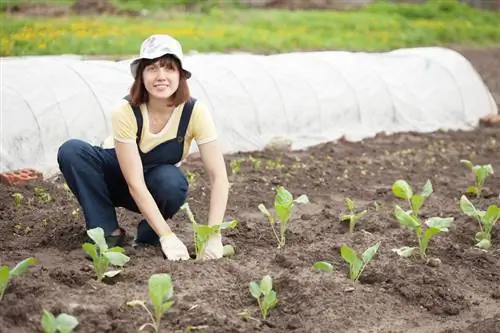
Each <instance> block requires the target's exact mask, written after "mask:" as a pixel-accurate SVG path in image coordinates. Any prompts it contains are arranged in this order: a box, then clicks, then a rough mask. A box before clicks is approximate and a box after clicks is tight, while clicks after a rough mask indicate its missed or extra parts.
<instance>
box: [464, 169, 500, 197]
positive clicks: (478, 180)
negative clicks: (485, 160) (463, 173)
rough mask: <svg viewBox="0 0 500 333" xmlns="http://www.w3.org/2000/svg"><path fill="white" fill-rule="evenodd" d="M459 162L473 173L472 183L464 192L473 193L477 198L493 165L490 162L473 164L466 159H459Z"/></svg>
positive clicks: (491, 171) (491, 172) (490, 173)
mask: <svg viewBox="0 0 500 333" xmlns="http://www.w3.org/2000/svg"><path fill="white" fill-rule="evenodd" d="M460 162H461V163H462V164H464V165H465V166H466V167H467V168H468V169H469V170H470V171H472V173H473V174H474V185H472V186H469V187H468V188H467V191H466V192H467V193H472V194H475V195H476V197H477V198H479V197H480V196H481V192H482V190H483V187H484V182H485V181H486V178H488V176H490V175H492V174H493V172H494V171H493V167H492V166H491V164H484V165H474V164H472V162H471V161H468V160H460Z"/></svg>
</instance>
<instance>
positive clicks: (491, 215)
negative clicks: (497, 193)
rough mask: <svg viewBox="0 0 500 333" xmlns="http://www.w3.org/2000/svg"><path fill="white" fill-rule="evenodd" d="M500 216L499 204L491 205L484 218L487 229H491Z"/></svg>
mask: <svg viewBox="0 0 500 333" xmlns="http://www.w3.org/2000/svg"><path fill="white" fill-rule="evenodd" d="M499 218H500V208H498V207H497V205H490V206H488V209H487V210H486V213H485V214H484V216H483V218H482V220H483V224H484V225H485V229H490V230H491V227H492V226H493V225H494V224H495V223H496V221H497V220H498V219H499Z"/></svg>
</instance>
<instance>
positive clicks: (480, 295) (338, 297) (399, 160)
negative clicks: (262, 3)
mask: <svg viewBox="0 0 500 333" xmlns="http://www.w3.org/2000/svg"><path fill="white" fill-rule="evenodd" d="M462 53H463V54H465V55H466V56H467V57H469V59H471V61H472V63H473V65H474V66H475V67H476V68H477V69H478V70H479V71H480V73H481V74H482V75H483V78H484V79H485V81H486V83H487V85H488V86H489V87H490V88H491V89H492V91H493V93H494V94H495V95H496V96H498V94H499V92H500V91H499V87H500V85H499V84H498V80H499V78H500V75H499V73H498V69H499V68H500V65H499V56H498V55H499V50H498V49H496V50H489V51H481V50H462ZM483 71H484V72H483ZM495 71H496V74H494V73H495ZM485 73H486V74H485ZM499 148H500V132H499V131H498V129H497V128H478V129H477V130H475V131H472V132H447V133H444V132H436V133H432V134H415V133H406V134H398V135H393V136H385V135H379V136H377V137H376V138H372V139H366V140H363V141H362V142H359V143H348V142H339V143H327V144H323V145H318V146H316V147H312V148H311V149H309V150H306V151H295V152H254V153H252V154H251V155H252V156H253V157H254V158H260V159H261V161H262V162H261V166H262V168H261V170H254V169H253V168H252V167H251V163H250V162H249V161H248V160H246V162H245V163H244V164H243V166H242V170H241V171H240V172H239V173H237V174H236V175H231V182H232V186H231V192H230V200H229V204H228V210H227V218H228V219H229V218H237V219H238V220H239V222H240V224H239V226H238V227H237V228H236V229H235V230H232V231H228V232H226V233H225V234H224V239H223V240H224V242H225V243H228V244H233V245H234V246H235V248H236V255H235V256H234V257H233V258H225V259H222V260H219V261H215V262H213V261H212V262H197V261H194V260H191V261H188V262H182V263H179V262H176V263H173V262H168V261H165V260H163V258H162V256H161V255H160V250H159V248H134V247H130V246H127V247H126V251H127V254H128V255H130V257H131V261H130V263H129V264H128V265H127V266H126V267H125V269H124V270H123V272H122V274H121V275H119V276H117V277H116V278H114V279H113V280H111V281H106V283H98V282H96V281H95V279H94V277H93V272H92V269H91V268H90V267H89V264H90V262H89V261H87V260H86V259H85V258H84V256H83V251H82V250H81V244H82V242H83V241H84V228H83V226H84V222H83V218H82V216H81V214H80V213H79V211H78V210H77V208H78V204H77V203H76V202H75V200H74V199H73V197H72V196H71V195H70V194H69V193H67V192H66V191H65V190H64V188H63V187H62V186H61V181H60V180H57V179H56V180H54V181H46V182H35V183H30V184H28V185H25V186H17V187H7V186H5V185H0V235H2V241H1V242H0V262H1V263H2V264H8V265H10V266H12V265H14V264H15V263H17V262H18V261H20V260H22V259H23V258H26V257H28V256H35V257H36V258H37V259H38V261H39V263H38V265H37V266H36V267H34V268H32V269H31V270H30V271H29V272H27V273H26V274H24V275H23V276H20V277H16V278H14V279H13V280H12V281H11V283H10V284H9V287H8V289H7V292H6V294H5V296H4V299H3V305H2V311H0V332H8V333H17V332H20V333H23V332H30V333H32V332H41V330H40V324H39V323H40V316H41V313H42V309H43V308H45V309H48V310H50V311H52V312H53V313H56V314H57V313H59V312H66V313H69V314H72V315H74V316H76V317H77V318H78V320H79V321H80V325H79V326H78V328H77V329H76V330H75V332H120V333H122V332H123V333H127V332H136V331H137V328H138V327H139V326H140V325H141V324H143V323H144V322H146V321H147V320H148V318H147V316H146V315H145V313H143V312H142V311H141V310H139V309H131V308H128V307H127V306H126V305H125V303H126V302H127V301H129V300H132V299H146V297H147V279H148V278H149V276H150V275H151V274H153V273H159V272H166V273H169V274H171V275H172V278H173V281H174V288H175V305H174V307H173V308H172V310H171V311H170V312H169V313H167V314H166V315H165V317H164V319H163V324H162V330H163V331H164V332H186V331H188V327H191V331H195V332H198V331H199V332H218V333H220V332H257V331H261V332H345V333H351V332H352V333H363V332H370V333H377V332H384V333H399V332H405V333H498V332H500V285H499V283H498V281H499V280H500V231H499V225H497V226H496V227H495V229H494V232H493V244H494V248H493V249H492V250H490V251H488V252H485V251H481V250H478V249H476V248H474V234H475V232H476V231H477V229H478V225H477V222H475V221H473V220H472V219H470V218H467V217H465V216H464V215H463V214H462V213H461V212H460V209H459V205H458V201H459V198H460V196H461V195H462V193H463V191H464V189H465V188H466V187H467V186H468V185H470V184H471V182H472V178H471V175H470V173H469V172H468V170H467V169H466V168H465V167H463V166H462V165H460V164H459V160H460V159H464V158H465V159H470V160H472V161H473V162H474V163H492V165H493V167H494V168H496V169H498V168H499V165H500V154H498V151H499ZM249 155H250V154H234V155H227V156H226V159H227V161H228V162H229V161H230V160H234V159H237V158H240V157H248V156H249ZM278 161H279V162H280V164H281V166H278V167H276V162H278ZM266 166H272V167H266ZM183 169H184V170H189V171H191V172H193V173H194V174H195V175H197V177H196V179H195V180H194V182H193V183H192V185H191V193H190V198H189V203H190V205H191V207H192V209H193V211H194V212H195V214H196V216H197V217H199V219H200V220H203V218H204V217H206V215H207V207H208V202H209V193H210V192H209V187H208V182H207V177H206V174H205V173H204V171H203V169H202V167H201V165H200V164H199V162H197V161H192V162H190V163H188V164H186V165H184V166H183ZM396 179H406V180H408V181H409V182H410V183H411V184H412V185H413V186H415V187H416V188H417V189H420V188H421V186H422V185H423V184H424V182H425V181H426V180H427V179H430V180H431V181H432V183H433V185H434V190H435V193H434V194H433V195H432V196H431V197H430V198H429V199H428V201H426V203H425V205H424V209H423V210H422V214H423V216H424V217H429V216H453V217H454V218H455V221H454V224H453V226H452V227H451V229H450V231H449V232H448V233H444V234H440V235H438V236H436V237H435V238H433V239H432V240H431V242H430V245H429V249H428V254H429V256H430V257H431V258H439V259H440V260H441V262H442V263H441V264H440V265H437V266H431V265H429V264H426V263H425V262H422V261H420V260H419V259H418V258H413V259H401V258H398V257H397V255H396V254H395V253H394V252H392V251H391V249H393V248H396V247H401V246H405V245H408V246H414V245H415V239H414V233H413V232H412V231H410V230H408V229H407V228H405V227H401V226H400V225H399V224H398V223H397V222H396V220H395V218H394V214H393V207H394V204H396V203H398V204H401V205H404V202H402V201H401V200H399V199H396V198H395V197H394V196H393V195H392V193H391V185H392V184H393V182H394V181H395V180H396ZM278 185H284V186H285V187H286V188H287V189H289V190H290V191H291V192H292V193H293V194H294V195H295V196H298V195H300V194H307V195H308V196H309V198H310V200H311V203H310V204H308V205H300V206H297V207H296V211H295V212H294V214H293V217H292V220H291V222H290V225H289V230H288V233H287V246H286V248H285V249H284V250H277V249H276V246H275V243H274V239H273V237H272V234H271V229H270V227H269V224H268V222H267V220H266V219H265V218H264V217H263V216H262V215H261V214H260V212H259V211H258V209H257V206H258V204H260V203H264V204H265V205H266V206H267V207H270V206H272V202H273V196H274V189H275V188H276V186H278ZM35 187H42V188H44V189H45V191H46V192H48V193H50V195H51V196H52V198H53V201H50V202H43V201H42V200H41V199H40V198H39V197H38V196H37V195H36V191H35ZM499 188H500V179H499V178H498V176H496V175H494V176H493V177H491V178H489V179H488V180H487V182H486V189H485V192H484V195H483V196H482V197H481V198H480V199H475V198H472V199H471V200H472V202H473V203H474V204H476V205H477V206H479V207H481V208H482V209H485V208H486V207H487V205H489V204H492V203H495V204H498V201H499V193H498V192H499ZM15 192H20V193H22V194H23V196H24V201H23V203H22V205H21V207H20V208H19V209H15V208H14V204H13V198H12V194H13V193H15ZM347 197H350V198H352V199H354V200H355V202H356V205H357V209H358V210H361V209H367V210H368V211H369V213H368V215H367V216H366V217H365V218H364V219H363V220H361V221H360V223H359V224H358V226H357V227H356V231H355V233H354V234H352V235H351V234H349V233H348V229H347V226H346V224H342V223H340V222H339V216H340V215H341V214H342V213H343V212H344V207H345V206H344V199H345V198H347ZM375 203H377V204H375ZM376 207H378V208H377V209H376ZM118 212H119V219H120V222H121V225H122V226H123V227H125V228H126V229H127V230H128V231H129V232H132V233H133V232H134V231H135V225H136V223H137V221H138V220H139V216H138V215H136V214H133V213H130V212H127V211H125V210H121V209H119V210H118ZM171 226H172V228H173V229H174V230H175V231H176V232H177V233H178V235H179V236H180V237H181V238H182V239H183V240H185V242H186V243H187V244H188V245H189V246H190V247H192V242H191V240H192V234H191V228H190V224H189V222H188V221H187V219H186V217H185V216H184V215H183V214H178V215H177V216H176V217H175V218H174V219H173V221H171ZM379 240H380V241H381V247H380V249H379V252H378V253H377V255H376V256H375V258H374V259H373V261H372V262H371V263H370V264H369V265H368V266H367V268H366V270H365V271H364V273H363V275H362V277H361V279H360V281H359V282H358V283H352V282H351V281H350V280H349V279H348V266H347V264H346V263H345V262H344V261H343V259H342V258H341V256H340V253H339V249H340V246H341V244H348V245H349V246H353V247H354V248H355V249H356V250H358V251H364V250H365V249H366V248H367V247H368V246H370V245H372V244H374V243H375V242H376V241H379ZM318 260H326V261H329V262H331V263H332V264H333V266H334V268H335V270H334V273H333V274H327V273H322V272H315V271H313V270H312V269H311V266H312V265H313V263H314V262H315V261H318ZM266 274H269V275H271V276H272V277H273V278H274V281H275V289H276V291H277V293H278V299H279V303H278V305H277V307H276V308H275V309H273V310H271V311H270V316H269V318H268V320H266V321H261V320H259V319H258V318H259V312H258V307H257V303H256V301H255V300H254V299H252V298H251V296H250V294H249V292H248V284H249V282H250V281H253V280H257V279H260V278H261V277H262V276H263V275H266ZM244 311H247V312H249V313H250V314H251V316H253V318H254V319H248V318H245V317H244V316H241V315H239V313H241V312H244Z"/></svg>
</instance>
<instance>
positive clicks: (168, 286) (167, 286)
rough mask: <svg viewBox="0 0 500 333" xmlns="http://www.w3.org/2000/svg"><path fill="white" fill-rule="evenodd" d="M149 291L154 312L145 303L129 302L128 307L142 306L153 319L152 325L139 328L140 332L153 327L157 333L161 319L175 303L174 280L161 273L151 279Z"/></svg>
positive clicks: (138, 301)
mask: <svg viewBox="0 0 500 333" xmlns="http://www.w3.org/2000/svg"><path fill="white" fill-rule="evenodd" d="M148 289H149V299H150V301H151V304H152V306H153V312H154V314H153V312H152V311H151V310H150V309H149V308H148V307H147V306H146V303H145V302H144V301H140V300H134V301H130V302H127V305H128V306H131V307H135V306H138V305H139V306H142V308H143V309H144V310H146V312H147V313H148V315H149V317H150V318H151V323H146V324H144V325H142V326H141V327H139V331H142V330H144V329H145V328H146V327H148V326H149V327H151V328H153V330H154V331H155V332H159V330H160V323H161V318H162V317H163V315H164V314H165V312H167V311H168V310H169V309H170V308H171V307H172V305H173V304H174V301H172V297H173V295H174V288H173V286H172V278H171V277H170V275H169V274H165V273H160V274H153V275H151V277H150V278H149V281H148Z"/></svg>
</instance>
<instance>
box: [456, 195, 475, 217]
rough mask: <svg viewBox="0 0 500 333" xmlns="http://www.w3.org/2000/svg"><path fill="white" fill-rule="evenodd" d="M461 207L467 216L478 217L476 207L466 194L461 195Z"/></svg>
mask: <svg viewBox="0 0 500 333" xmlns="http://www.w3.org/2000/svg"><path fill="white" fill-rule="evenodd" d="M460 209H461V210H462V212H463V213H464V214H465V215H467V216H471V217H477V210H476V208H475V207H474V205H473V204H472V203H471V202H470V201H469V199H468V198H467V197H466V196H465V195H462V196H461V197H460Z"/></svg>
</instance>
